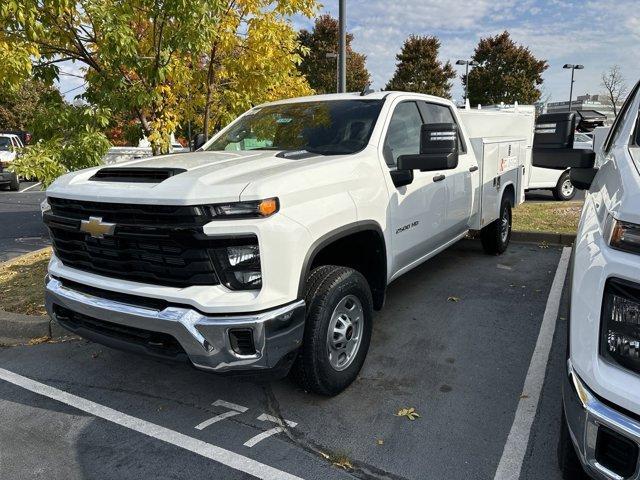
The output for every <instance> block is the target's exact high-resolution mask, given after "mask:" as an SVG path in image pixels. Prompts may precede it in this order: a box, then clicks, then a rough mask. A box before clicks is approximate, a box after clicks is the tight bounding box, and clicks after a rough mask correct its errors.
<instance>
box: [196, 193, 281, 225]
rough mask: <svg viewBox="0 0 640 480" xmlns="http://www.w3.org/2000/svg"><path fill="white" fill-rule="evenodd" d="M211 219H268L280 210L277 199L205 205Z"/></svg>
mask: <svg viewBox="0 0 640 480" xmlns="http://www.w3.org/2000/svg"><path fill="white" fill-rule="evenodd" d="M206 208H207V209H208V211H209V215H210V216H211V218H212V219H214V220H216V219H225V218H227V219H237V218H261V217H269V216H271V215H273V214H274V213H276V212H277V211H278V209H279V208H280V203H279V202H278V199H277V198H267V199H265V200H249V201H246V202H232V203H219V204H216V205H207V206H206Z"/></svg>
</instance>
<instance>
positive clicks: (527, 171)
mask: <svg viewBox="0 0 640 480" xmlns="http://www.w3.org/2000/svg"><path fill="white" fill-rule="evenodd" d="M535 114H536V109H535V106H533V105H517V104H516V105H493V106H489V107H481V108H474V109H470V108H464V109H460V115H461V116H462V118H469V117H470V118H475V117H478V118H487V119H488V120H489V119H490V121H486V122H482V121H479V122H473V127H472V128H471V129H470V128H469V127H467V130H470V131H469V136H471V137H487V136H496V135H498V136H499V135H503V134H506V132H514V131H516V132H517V134H518V135H519V136H524V137H526V139H527V158H526V161H525V168H524V172H523V177H524V178H523V182H522V184H523V186H524V189H525V191H529V190H551V191H552V192H553V196H554V198H555V199H556V200H561V201H567V200H571V199H572V198H573V197H574V196H575V194H576V191H575V188H574V187H573V185H572V184H571V180H569V170H568V169H567V170H564V171H562V170H555V169H551V168H540V167H536V166H533V165H532V164H531V146H532V144H533V130H534V125H535V118H536V117H535ZM503 132H504V133H503ZM511 134H512V133H511Z"/></svg>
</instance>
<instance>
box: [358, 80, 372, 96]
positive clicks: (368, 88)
mask: <svg viewBox="0 0 640 480" xmlns="http://www.w3.org/2000/svg"><path fill="white" fill-rule="evenodd" d="M374 92H375V90H374V89H373V88H371V84H370V83H367V84H366V85H365V86H364V88H363V89H362V91H361V92H360V96H361V97H364V96H365V95H369V94H370V93H374Z"/></svg>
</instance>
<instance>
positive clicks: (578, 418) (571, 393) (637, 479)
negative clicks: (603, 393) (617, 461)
mask: <svg viewBox="0 0 640 480" xmlns="http://www.w3.org/2000/svg"><path fill="white" fill-rule="evenodd" d="M567 370H568V371H567V376H565V380H564V382H563V384H564V386H563V400H564V409H565V415H566V417H567V423H568V427H569V432H570V433H571V438H572V440H573V444H574V446H575V447H576V452H577V453H578V456H579V457H580V460H581V461H582V465H583V467H584V468H585V469H586V470H587V471H589V473H590V474H591V475H592V476H593V477H594V478H596V479H601V480H640V460H639V461H638V463H637V465H636V470H635V473H634V474H633V475H632V476H630V477H621V476H620V475H618V474H616V473H615V472H612V471H611V470H609V469H608V468H606V467H605V466H603V465H601V464H600V463H598V461H597V460H596V455H595V452H596V440H597V437H598V427H599V426H601V425H602V426H606V427H608V428H610V429H611V430H613V431H615V432H617V433H619V434H620V435H622V436H624V437H626V438H627V439H629V440H631V441H633V442H635V443H636V444H637V445H639V446H640V422H638V421H637V420H635V419H633V418H630V417H628V416H626V415H624V414H622V413H620V412H618V411H616V410H614V409H613V408H611V407H609V406H608V405H605V404H604V403H602V402H601V401H600V400H598V399H597V398H596V397H595V396H594V395H593V394H592V393H591V391H590V390H589V389H588V387H587V386H586V385H585V384H584V383H583V382H582V381H581V380H580V378H579V377H578V375H576V373H575V371H574V370H573V366H572V365H571V360H567Z"/></svg>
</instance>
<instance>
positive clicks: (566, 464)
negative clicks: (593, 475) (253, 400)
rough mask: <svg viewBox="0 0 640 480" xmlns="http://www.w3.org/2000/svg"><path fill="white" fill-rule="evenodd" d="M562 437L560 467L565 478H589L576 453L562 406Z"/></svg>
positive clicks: (565, 479) (569, 479)
mask: <svg viewBox="0 0 640 480" xmlns="http://www.w3.org/2000/svg"><path fill="white" fill-rule="evenodd" d="M560 422H561V424H560V438H559V439H558V467H560V471H561V472H562V478H563V479H564V480H587V479H588V478H589V477H588V476H587V474H586V473H585V471H584V470H583V469H582V465H581V463H580V459H579V458H578V454H577V453H576V449H575V447H574V446H573V441H572V440H571V434H570V433H569V427H568V426H567V417H565V415H564V406H563V407H562V418H561V420H560Z"/></svg>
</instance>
